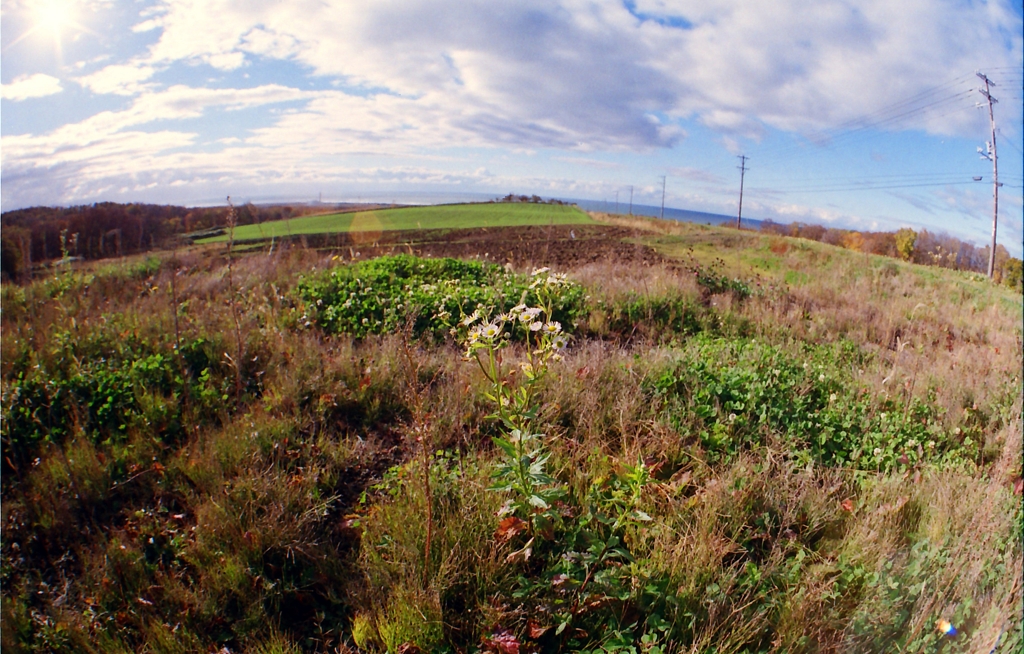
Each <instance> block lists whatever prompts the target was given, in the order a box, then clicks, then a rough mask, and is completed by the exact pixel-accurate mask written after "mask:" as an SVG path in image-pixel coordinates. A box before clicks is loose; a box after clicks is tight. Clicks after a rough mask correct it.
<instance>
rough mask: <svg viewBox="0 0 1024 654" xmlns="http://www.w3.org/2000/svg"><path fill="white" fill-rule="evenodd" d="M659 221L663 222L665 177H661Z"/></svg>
mask: <svg viewBox="0 0 1024 654" xmlns="http://www.w3.org/2000/svg"><path fill="white" fill-rule="evenodd" d="M661 219H662V220H665V176H664V175H662V176H661Z"/></svg>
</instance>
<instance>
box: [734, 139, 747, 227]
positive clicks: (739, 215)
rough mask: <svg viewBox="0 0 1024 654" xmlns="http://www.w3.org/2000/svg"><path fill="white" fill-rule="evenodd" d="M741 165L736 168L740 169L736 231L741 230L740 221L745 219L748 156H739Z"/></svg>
mask: <svg viewBox="0 0 1024 654" xmlns="http://www.w3.org/2000/svg"><path fill="white" fill-rule="evenodd" d="M738 157H739V160H740V165H738V166H736V167H737V168H739V169H740V211H739V213H737V214H736V229H739V228H740V220H741V219H742V218H743V177H744V176H745V175H746V172H747V155H745V154H741V155H738Z"/></svg>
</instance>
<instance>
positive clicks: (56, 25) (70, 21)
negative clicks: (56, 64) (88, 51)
mask: <svg viewBox="0 0 1024 654" xmlns="http://www.w3.org/2000/svg"><path fill="white" fill-rule="evenodd" d="M25 13H26V18H27V19H28V20H29V22H30V23H31V27H29V29H28V30H27V31H25V32H24V33H22V35H21V36H19V37H18V38H16V39H14V41H12V42H11V43H8V44H6V45H5V46H4V48H3V49H4V51H6V50H8V49H9V48H11V47H13V46H15V45H16V44H18V43H21V42H22V41H24V40H25V39H26V38H28V37H29V36H32V35H36V37H37V38H38V37H40V36H41V37H43V38H44V39H46V40H48V41H50V42H51V43H52V44H53V49H54V53H55V54H56V56H57V59H58V61H59V60H60V59H61V56H62V50H63V47H62V46H63V40H64V39H65V38H66V37H67V34H68V33H69V32H71V31H82V32H89V33H92V30H90V29H88V28H86V27H84V26H83V25H82V24H81V23H80V22H79V20H78V15H77V14H78V12H77V6H76V2H75V0H36V1H35V2H32V3H31V4H30V5H29V6H28V7H26V12H25Z"/></svg>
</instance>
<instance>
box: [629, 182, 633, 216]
mask: <svg viewBox="0 0 1024 654" xmlns="http://www.w3.org/2000/svg"><path fill="white" fill-rule="evenodd" d="M629 215H631V216H632V215H633V185H632V184H630V185H629Z"/></svg>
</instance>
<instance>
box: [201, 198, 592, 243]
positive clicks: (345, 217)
mask: <svg viewBox="0 0 1024 654" xmlns="http://www.w3.org/2000/svg"><path fill="white" fill-rule="evenodd" d="M591 222H593V221H592V220H591V219H590V217H589V216H587V214H585V213H583V212H582V211H580V210H579V209H577V208H575V207H570V206H563V205H551V204H530V203H522V204H511V203H495V204H457V205H441V206H427V207H404V208H400V209H382V210H378V211H360V212H356V213H335V214H327V215H322V216H304V217H302V218H293V219H291V220H276V221H272V222H266V223H262V224H258V225H243V226H241V227H238V228H236V229H235V235H234V236H235V240H237V241H247V240H255V239H270V238H282V237H288V236H296V235H299V234H331V233H335V232H383V231H400V230H418V229H473V228H478V227H518V226H523V225H567V224H588V223H591ZM227 239H228V236H227V235H226V234H225V235H221V236H215V237H211V238H206V239H201V240H199V241H198V242H199V243H214V242H223V241H227Z"/></svg>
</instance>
